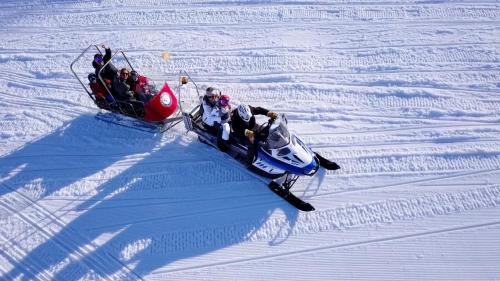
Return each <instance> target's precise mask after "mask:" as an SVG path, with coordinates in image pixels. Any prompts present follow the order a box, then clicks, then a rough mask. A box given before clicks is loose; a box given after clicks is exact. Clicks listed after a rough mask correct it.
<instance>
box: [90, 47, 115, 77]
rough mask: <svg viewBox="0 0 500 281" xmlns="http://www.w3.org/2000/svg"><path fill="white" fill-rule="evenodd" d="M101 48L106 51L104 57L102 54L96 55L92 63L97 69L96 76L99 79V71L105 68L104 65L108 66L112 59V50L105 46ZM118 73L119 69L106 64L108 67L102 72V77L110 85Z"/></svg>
mask: <svg viewBox="0 0 500 281" xmlns="http://www.w3.org/2000/svg"><path fill="white" fill-rule="evenodd" d="M101 47H102V48H104V51H105V53H104V57H103V56H102V54H95V55H94V60H93V61H92V66H93V67H94V69H95V75H96V76H97V77H99V71H100V70H101V68H102V67H103V66H104V64H106V63H107V62H108V61H109V60H110V59H111V49H110V48H109V47H108V46H106V45H104V44H102V45H101ZM117 73H118V69H117V68H116V66H114V65H113V64H112V63H111V62H110V63H108V64H106V67H104V69H103V70H102V71H101V77H102V78H103V79H104V80H105V81H106V80H107V81H109V83H111V81H113V79H114V78H115V77H116V75H117Z"/></svg>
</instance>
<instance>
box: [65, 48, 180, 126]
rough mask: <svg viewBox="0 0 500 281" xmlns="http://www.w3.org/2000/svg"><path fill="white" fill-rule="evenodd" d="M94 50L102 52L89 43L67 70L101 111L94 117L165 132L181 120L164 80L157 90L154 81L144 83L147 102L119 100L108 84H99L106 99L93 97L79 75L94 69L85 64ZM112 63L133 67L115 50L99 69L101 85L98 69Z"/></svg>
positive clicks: (176, 100)
mask: <svg viewBox="0 0 500 281" xmlns="http://www.w3.org/2000/svg"><path fill="white" fill-rule="evenodd" d="M93 51H95V52H93ZM94 53H98V54H101V55H102V52H101V50H100V49H99V47H98V46H97V45H90V46H88V47H87V48H86V49H85V50H83V52H82V53H81V54H80V55H78V56H77V57H76V58H75V60H73V62H72V63H71V64H70V69H71V72H72V73H73V75H74V76H75V77H76V79H77V80H78V82H79V83H80V85H82V87H83V88H84V89H85V92H86V93H87V95H88V96H89V97H90V99H92V101H93V102H94V104H95V105H96V106H97V107H98V108H99V109H100V112H99V113H98V114H97V115H96V118H97V119H100V120H103V121H106V122H110V123H114V124H118V125H121V126H125V127H130V128H133V129H137V130H141V131H147V132H152V133H156V132H159V133H162V132H165V131H167V130H169V129H171V128H172V127H173V126H175V125H176V124H178V123H180V122H182V115H181V112H180V110H179V103H178V99H177V97H176V95H175V93H174V91H173V90H172V89H171V88H170V86H169V85H168V83H164V85H163V86H162V87H161V89H160V90H159V91H158V90H156V86H155V85H154V82H152V81H151V82H152V83H153V84H152V85H147V87H148V88H147V90H149V91H151V93H152V94H154V96H153V97H152V99H151V100H149V101H148V102H146V103H144V102H142V101H135V100H134V101H120V100H118V99H116V98H115V97H114V95H113V94H112V91H111V89H110V87H107V86H105V87H102V88H104V89H105V90H106V92H107V95H106V97H107V98H106V99H102V98H100V97H98V96H96V94H95V93H93V92H92V90H91V89H90V86H89V84H87V83H84V82H83V81H82V79H81V76H82V75H83V76H84V77H86V76H87V75H88V74H89V73H93V72H94V71H95V70H94V69H93V68H89V67H88V65H89V64H90V63H91V62H92V61H93V57H91V56H92V55H93V54H94ZM82 58H83V60H82ZM82 62H85V63H86V65H85V66H80V65H79V64H80V63H82ZM111 62H113V63H115V62H118V63H117V64H116V65H121V66H122V67H127V68H128V69H129V70H130V71H133V70H134V67H133V66H132V64H131V63H130V61H129V59H128V57H127V56H126V55H125V52H123V51H122V50H118V51H116V52H115V53H114V54H113V55H112V56H111V59H110V60H109V61H107V62H106V63H105V64H104V65H103V66H102V68H101V69H100V71H99V72H98V75H97V78H98V80H99V81H100V83H101V85H107V82H106V81H105V80H104V79H103V77H102V75H101V72H102V70H103V69H104V68H105V67H106V66H107V65H108V64H109V63H111ZM122 67H119V68H122Z"/></svg>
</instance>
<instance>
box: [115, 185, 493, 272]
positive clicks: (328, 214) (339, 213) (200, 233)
mask: <svg viewBox="0 0 500 281" xmlns="http://www.w3.org/2000/svg"><path fill="white" fill-rule="evenodd" d="M498 205H500V186H494V187H487V188H479V189H475V190H470V191H464V192H458V193H438V194H432V195H426V196H421V197H416V198H410V199H398V200H387V201H383V202H374V203H369V204H359V205H355V204H351V205H350V206H346V207H341V208H336V209H330V210H324V211H316V212H312V213H304V214H303V213H301V214H300V216H299V218H298V220H297V221H296V222H295V224H294V225H293V228H291V229H288V231H283V230H281V228H282V226H287V218H285V217H281V218H278V217H272V218H271V219H270V220H268V221H266V222H265V223H264V224H263V225H262V227H260V228H259V229H256V230H255V231H253V232H252V233H250V234H249V233H246V231H248V229H249V228H248V227H243V226H238V225H231V226H225V227H219V228H217V227H213V228H204V229H196V230H193V231H192V232H182V233H176V232H172V233H166V234H163V235H162V236H160V237H153V240H152V242H151V244H149V245H150V247H149V252H147V253H146V254H145V255H153V256H154V255H163V254H166V253H172V252H176V251H190V250H191V249H193V248H197V247H200V248H204V247H217V245H218V244H217V243H218V241H220V238H221V237H222V238H224V237H226V236H227V237H226V238H227V239H229V240H230V238H231V237H246V239H245V240H246V241H249V242H255V241H271V240H273V239H276V238H287V237H289V236H290V235H293V236H299V235H303V234H310V233H318V232H327V231H348V230H349V229H355V228H360V227H368V226H370V225H388V224H394V223H397V222H401V221H408V220H416V219H423V218H427V217H436V216H444V215H449V214H454V213H461V212H466V211H472V210H477V209H481V208H492V207H497V206H498ZM497 224H500V221H498V222H490V223H484V224H477V225H471V226H460V227H453V228H448V229H445V230H432V231H427V232H422V233H411V234H408V235H401V236H394V237H389V238H377V239H373V240H368V241H362V242H356V243H347V244H334V245H331V246H322V247H317V248H312V249H308V250H300V251H298V252H300V253H303V252H304V251H306V252H312V251H318V250H322V249H331V248H339V247H345V246H348V245H351V246H355V245H364V244H371V243H377V242H384V241H390V240H395V239H402V238H414V237H419V236H424V235H430V234H438V233H444V232H449V231H456V230H465V229H469V228H475V227H484V226H490V225H497ZM239 230H241V231H242V232H241V233H239V232H238V231H239ZM280 235H281V236H280ZM190 236H193V239H183V238H182V237H190ZM195 238H198V239H195ZM183 242H184V243H183ZM151 245H153V246H151ZM117 246H118V247H120V246H124V245H117ZM287 255H290V252H287V253H282V254H277V255H276V257H281V256H287ZM272 257H273V258H274V257H275V256H274V255H273V256H272ZM267 258H270V256H267V255H266V256H261V257H256V258H250V259H243V260H244V261H250V260H261V259H267ZM226 263H234V260H233V261H229V262H222V263H217V265H221V264H226ZM214 265H215V264H210V265H203V266H201V267H198V266H195V267H189V268H183V269H173V270H165V271H161V272H175V271H184V270H186V269H188V270H190V269H194V268H204V267H210V266H214Z"/></svg>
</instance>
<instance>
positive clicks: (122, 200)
mask: <svg viewBox="0 0 500 281" xmlns="http://www.w3.org/2000/svg"><path fill="white" fill-rule="evenodd" d="M94 122H95V121H94ZM113 131H114V130H113ZM113 133H116V132H113ZM94 137H95V139H100V138H99V137H98V136H94ZM123 141H124V142H125V141H129V138H126V137H124V138H123ZM84 144H85V142H84V141H82V142H80V144H79V145H80V146H85V147H84V148H82V147H79V148H76V149H77V150H81V151H83V150H85V149H86V145H84ZM151 144H154V142H151ZM93 145H94V144H93ZM77 146H78V145H77ZM143 148H144V149H149V151H148V152H149V155H148V156H147V157H144V158H143V159H141V160H140V161H138V162H136V163H135V164H133V165H132V166H130V167H128V169H126V170H124V171H122V172H121V173H119V174H118V175H116V176H114V177H112V178H110V179H109V180H108V181H106V182H105V183H104V184H102V185H100V186H99V187H98V189H97V190H98V192H97V193H96V194H95V195H94V196H92V197H90V198H88V197H87V199H86V200H85V201H83V202H81V204H79V205H78V206H76V207H73V208H72V210H68V211H74V212H75V214H76V215H77V216H76V217H75V218H74V219H73V220H72V221H71V222H70V223H69V224H67V225H66V226H65V227H64V229H62V230H61V231H59V232H58V233H57V234H55V235H54V236H53V237H51V238H50V239H49V240H47V241H45V242H44V243H43V244H41V245H39V246H38V247H37V248H35V249H33V250H31V251H30V252H29V253H28V255H27V256H26V257H24V258H23V260H21V261H18V262H17V263H16V264H15V266H14V269H13V270H12V271H11V272H9V273H8V274H7V275H6V276H10V277H16V276H23V273H25V272H26V271H27V270H26V269H25V268H24V266H25V265H26V264H29V262H30V261H33V260H40V259H42V260H43V261H44V262H43V264H44V266H43V268H40V270H38V271H37V270H35V269H30V270H29V271H30V274H32V275H34V276H36V275H37V274H39V273H41V272H42V271H49V272H50V271H51V270H53V269H55V268H62V269H61V270H59V271H58V272H55V274H54V275H53V277H52V279H54V280H68V277H70V278H69V279H71V280H78V279H80V278H87V277H89V276H91V275H92V274H97V275H101V276H109V277H111V279H116V280H119V279H125V278H123V277H124V275H129V276H132V277H134V276H135V275H138V276H145V275H148V274H155V275H156V274H161V276H162V277H161V278H163V279H168V278H167V276H168V275H169V274H175V273H178V272H182V271H184V270H193V269H197V268H204V267H210V266H211V265H212V264H211V263H210V262H209V261H210V260H212V259H210V258H208V259H207V258H203V257H202V256H206V255H216V257H215V259H214V260H213V261H215V262H217V263H220V262H231V260H224V259H227V257H226V256H224V255H222V256H217V254H216V253H217V252H218V251H219V250H222V249H224V248H228V247H231V246H233V245H237V244H239V243H241V242H244V241H249V240H250V241H267V242H268V243H270V244H271V245H273V244H279V243H276V240H277V239H281V240H283V239H286V237H285V236H287V235H288V234H287V235H285V236H284V235H283V232H282V231H286V230H285V227H286V228H290V227H293V225H294V224H295V221H296V219H297V213H298V211H297V210H296V209H295V208H293V207H290V206H289V205H288V203H287V202H285V201H283V200H282V199H281V198H279V197H276V196H275V195H274V194H273V193H272V192H271V191H270V190H269V189H268V188H267V187H266V185H265V184H264V183H262V182H260V181H259V180H256V179H255V178H254V177H253V176H252V175H251V174H249V172H247V171H246V170H245V169H242V167H240V166H234V165H235V164H234V163H232V162H231V161H229V159H226V158H225V157H224V156H221V155H220V152H219V151H216V150H215V149H212V148H209V147H207V146H206V145H205V144H201V143H199V142H198V141H196V140H195V139H194V138H192V137H186V136H183V135H179V136H176V137H174V138H172V139H171V140H168V141H167V143H165V144H164V145H163V146H161V147H158V146H155V147H153V146H148V145H146V146H145V147H143ZM122 158H123V157H122ZM122 158H120V159H122ZM120 159H116V158H112V159H102V160H100V162H99V163H97V167H96V168H94V169H93V171H94V172H96V171H97V170H99V169H102V168H104V167H106V166H109V165H111V164H113V163H115V162H117V160H120ZM89 174H90V173H83V172H80V176H81V177H85V176H87V175H89ZM277 209H281V210H282V211H283V212H284V213H285V215H286V216H287V218H286V220H287V225H288V226H284V228H283V229H281V230H280V233H273V232H272V231H271V233H270V234H268V235H267V236H266V235H263V233H267V232H266V231H260V232H259V229H261V228H262V227H265V226H264V225H265V224H266V222H267V221H268V220H269V217H270V215H271V214H272V213H273V212H274V211H275V210H277ZM266 230H269V229H266ZM75 234H78V235H75ZM68 237H71V238H72V239H71V240H72V241H68V242H69V243H64V239H67V238H68ZM61 241H63V244H64V247H65V248H66V249H65V251H64V253H62V254H58V253H57V251H56V253H55V250H54V246H55V245H58V244H61ZM90 241H91V242H90ZM85 247H90V248H92V250H89V251H87V252H85V255H82V256H80V257H78V258H76V259H74V258H71V255H70V253H75V252H78V250H79V249H82V248H85ZM47 256H50V258H47ZM198 257H201V258H199V259H198ZM103 261H105V262H104V264H102V262H103ZM101 264H102V265H101ZM27 279H29V278H27Z"/></svg>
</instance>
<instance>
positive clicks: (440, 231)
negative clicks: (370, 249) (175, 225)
mask: <svg viewBox="0 0 500 281" xmlns="http://www.w3.org/2000/svg"><path fill="white" fill-rule="evenodd" d="M497 225H500V221H493V222H488V223H482V224H470V225H466V226H460V227H452V228H445V229H438V230H432V231H424V232H417V233H411V234H406V235H399V236H386V237H381V238H375V239H370V240H363V241H353V242H346V243H340V244H334V245H329V246H320V247H313V248H306V249H302V250H295V251H289V252H285V253H278V254H269V255H265V256H258V257H250V258H235V259H232V260H230V261H221V262H212V263H206V264H202V265H196V266H187V267H180V268H174V269H166V270H158V271H155V274H158V275H161V276H162V278H166V277H167V276H168V274H169V273H179V272H187V271H196V270H202V269H207V268H212V267H222V266H228V265H235V264H243V263H250V262H255V261H259V262H260V261H266V260H275V259H279V258H283V257H293V256H302V255H305V254H311V253H317V252H324V251H330V250H334V249H342V248H352V247H359V246H368V245H372V244H377V243H385V242H391V241H397V240H403V239H414V238H419V237H425V236H429V235H438V234H445V233H450V232H456V231H466V230H473V229H478V228H486V227H492V226H497ZM163 274H165V275H163Z"/></svg>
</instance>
